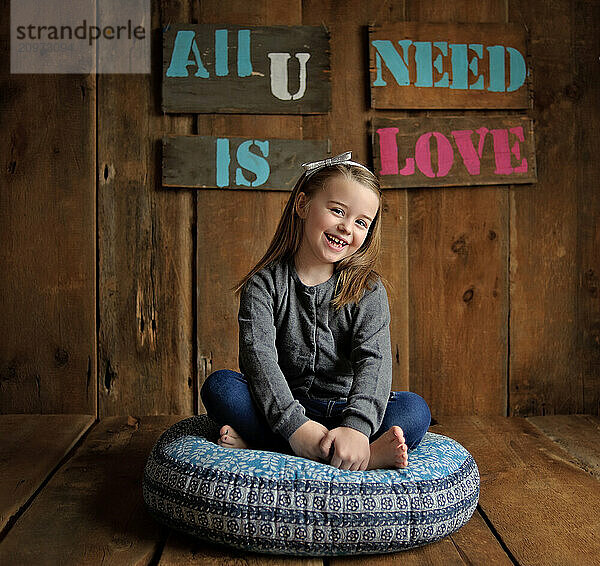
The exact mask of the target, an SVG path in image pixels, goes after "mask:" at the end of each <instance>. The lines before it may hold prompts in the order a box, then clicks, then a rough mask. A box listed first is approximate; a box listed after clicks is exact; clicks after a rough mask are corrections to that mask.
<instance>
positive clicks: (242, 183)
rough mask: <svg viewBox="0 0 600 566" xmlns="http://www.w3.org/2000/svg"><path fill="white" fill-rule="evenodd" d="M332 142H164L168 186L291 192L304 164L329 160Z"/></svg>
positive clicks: (198, 138)
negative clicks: (327, 158)
mask: <svg viewBox="0 0 600 566" xmlns="http://www.w3.org/2000/svg"><path fill="white" fill-rule="evenodd" d="M329 145H330V144H329V140H284V139H268V140H254V139H248V138H217V137H212V136H177V135H172V136H166V137H164V138H163V158H162V161H163V165H162V171H163V174H162V184H163V186H165V187H190V188H197V189H259V190H261V189H268V190H281V191H291V190H292V189H293V188H294V185H295V184H296V181H297V180H298V179H299V177H300V175H301V174H302V171H303V170H302V168H301V166H300V165H301V164H302V163H304V162H307V161H316V160H319V159H325V158H326V157H328V154H329V153H330V150H329Z"/></svg>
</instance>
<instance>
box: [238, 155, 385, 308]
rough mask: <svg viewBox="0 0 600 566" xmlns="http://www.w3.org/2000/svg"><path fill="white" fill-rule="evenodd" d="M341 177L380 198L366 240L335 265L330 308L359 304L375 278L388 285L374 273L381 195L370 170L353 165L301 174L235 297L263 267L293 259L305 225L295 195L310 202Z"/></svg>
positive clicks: (334, 166) (377, 252) (379, 237)
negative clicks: (304, 196) (267, 240)
mask: <svg viewBox="0 0 600 566" xmlns="http://www.w3.org/2000/svg"><path fill="white" fill-rule="evenodd" d="M338 175H342V176H343V177H345V178H346V179H348V180H349V181H356V182H358V183H360V184H361V185H363V186H365V187H368V188H369V189H371V190H372V191H373V192H375V193H377V195H378V196H379V208H378V210H377V214H376V215H375V218H374V219H373V222H371V225H370V226H369V230H368V232H367V237H366V238H365V241H364V242H363V244H362V246H361V247H360V248H359V249H358V250H357V251H356V252H355V253H354V254H352V255H351V256H350V257H345V258H344V259H341V260H340V261H338V262H336V263H335V264H334V272H339V277H338V281H337V285H336V288H335V296H334V299H333V300H332V301H331V305H332V306H333V307H334V308H336V309H340V308H342V307H343V306H344V305H345V304H348V303H352V302H356V303H357V302H358V301H360V299H361V297H362V295H363V292H364V290H365V289H367V288H368V289H371V288H372V287H371V286H369V283H374V282H376V281H377V279H378V278H380V279H381V280H382V282H383V283H384V284H389V283H388V282H387V281H386V280H385V279H384V278H383V277H382V276H381V275H380V274H379V273H378V271H377V270H376V267H378V265H377V264H378V260H379V253H380V251H381V206H382V197H383V193H382V192H381V188H380V186H379V181H378V179H377V177H376V176H375V175H373V174H372V173H371V172H370V171H367V170H366V169H363V168H362V167H357V166H356V165H349V164H337V165H332V166H329V167H324V168H323V169H321V170H319V171H317V172H316V173H313V174H312V175H311V176H310V177H308V178H307V177H306V175H305V174H303V175H302V176H301V177H300V178H299V179H298V181H297V182H296V185H295V186H294V188H293V190H292V193H291V195H290V198H289V199H288V201H287V203H286V205H285V208H284V210H283V213H282V215H281V218H280V220H279V224H278V225H277V229H276V230H275V235H274V236H273V239H272V240H271V243H270V244H269V247H268V248H267V251H266V252H265V254H264V255H263V257H262V258H261V259H260V260H259V261H258V263H257V264H256V265H255V266H254V267H253V268H252V269H251V270H250V272H249V273H248V274H247V275H246V276H244V277H243V278H242V279H241V280H240V281H239V283H238V284H237V285H234V287H232V290H234V291H235V294H236V296H237V295H238V294H239V293H240V292H241V290H242V288H243V287H244V285H245V284H246V282H247V281H248V280H249V279H250V278H251V277H252V276H253V275H254V274H255V273H257V272H258V271H260V270H261V269H262V268H263V267H266V266H268V265H271V264H272V263H274V262H276V261H278V260H287V259H291V258H293V257H294V255H295V254H296V252H297V251H298V249H299V248H300V244H301V242H302V235H303V229H304V222H303V220H302V219H301V218H300V217H299V216H298V213H297V212H296V206H295V205H296V201H297V199H298V195H299V194H300V193H301V192H303V193H305V194H306V196H307V198H308V201H309V202H310V201H311V200H312V198H313V196H314V194H315V192H316V191H317V190H319V189H321V190H322V189H324V188H325V186H326V184H327V182H328V181H330V180H331V179H332V178H334V177H336V176H338Z"/></svg>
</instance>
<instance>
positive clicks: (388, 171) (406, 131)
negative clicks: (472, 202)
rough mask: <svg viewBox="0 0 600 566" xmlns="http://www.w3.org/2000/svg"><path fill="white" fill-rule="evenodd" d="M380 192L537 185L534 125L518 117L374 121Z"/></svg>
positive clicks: (374, 145) (374, 141)
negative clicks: (381, 190) (468, 186)
mask: <svg viewBox="0 0 600 566" xmlns="http://www.w3.org/2000/svg"><path fill="white" fill-rule="evenodd" d="M371 128H372V129H371V134H372V143H373V157H374V162H375V168H374V172H375V174H376V175H377V176H378V177H379V180H380V182H381V186H382V187H383V188H408V187H450V186H465V185H507V184H513V183H535V182H537V173H536V163H535V151H534V139H533V122H532V121H531V120H530V119H529V118H526V117H522V116H477V117H471V116H456V117H444V118H421V117H418V118H397V119H375V120H373V121H372V122H371Z"/></svg>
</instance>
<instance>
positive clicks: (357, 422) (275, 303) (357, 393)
mask: <svg viewBox="0 0 600 566" xmlns="http://www.w3.org/2000/svg"><path fill="white" fill-rule="evenodd" d="M338 276H339V274H338V273H334V274H333V275H332V276H331V278H330V279H328V280H327V281H325V282H323V283H320V284H318V285H313V286H307V285H304V284H303V283H302V281H300V278H299V277H298V274H297V272H296V268H295V265H294V260H293V259H292V258H290V259H289V260H282V261H280V262H277V263H274V264H271V265H269V266H267V267H265V268H263V269H261V270H260V271H258V272H257V273H255V274H254V276H253V277H252V278H251V279H249V280H248V282H247V283H246V285H245V286H244V287H243V289H242V292H241V294H240V308H239V313H238V322H239V366H240V371H241V372H242V374H244V376H245V377H246V379H247V381H248V385H249V389H250V393H251V395H252V397H253V399H254V400H255V401H256V403H257V405H258V406H259V408H260V409H261V411H262V412H263V414H264V415H265V417H266V419H267V422H268V423H269V425H270V427H271V429H272V430H273V431H274V432H277V433H279V434H281V435H282V436H283V437H284V438H285V439H286V440H289V437H290V436H291V435H292V434H293V433H294V432H295V431H296V429H298V427H300V426H301V425H303V424H304V423H305V422H307V421H308V420H310V419H309V418H308V417H307V416H306V414H305V409H304V407H303V406H302V405H301V404H300V403H299V402H298V401H297V400H296V398H295V397H296V396H303V397H308V398H312V399H337V400H344V401H347V404H346V406H345V408H344V410H343V412H342V422H341V426H346V427H351V428H354V429H356V430H359V431H360V432H362V433H364V434H365V435H367V436H371V435H373V433H375V432H377V430H379V427H380V426H381V422H382V421H383V416H384V413H385V410H386V407H387V401H388V399H389V395H390V390H391V386H392V351H391V344H390V330H389V323H390V310H389V304H388V296H387V293H386V290H385V287H384V286H383V283H382V282H381V280H380V279H378V280H377V282H376V283H375V284H373V287H372V289H371V290H366V291H365V293H364V295H363V296H362V298H361V300H360V301H359V302H358V303H352V304H348V305H344V307H342V309H340V310H339V311H338V312H337V313H336V311H335V309H334V308H333V307H331V306H330V305H329V302H330V301H331V300H332V299H333V296H334V295H333V293H334V290H335V284H336V282H337V279H338Z"/></svg>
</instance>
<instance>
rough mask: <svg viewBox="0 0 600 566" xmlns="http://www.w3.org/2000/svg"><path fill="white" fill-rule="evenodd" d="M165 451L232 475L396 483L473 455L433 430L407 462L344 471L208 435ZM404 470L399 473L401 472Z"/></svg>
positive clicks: (448, 468) (430, 476) (440, 472)
mask: <svg viewBox="0 0 600 566" xmlns="http://www.w3.org/2000/svg"><path fill="white" fill-rule="evenodd" d="M163 453H164V455H165V456H167V457H170V458H173V460H174V461H177V462H179V463H180V464H187V465H189V466H192V467H194V468H204V467H210V468H211V469H213V470H217V471H218V470H222V471H224V472H228V473H230V474H240V475H253V476H260V477H262V478H265V479H271V480H303V479H306V480H322V481H330V480H332V479H335V480H336V481H337V482H344V481H348V482H355V481H356V480H357V479H358V478H360V482H361V483H365V482H368V483H378V484H385V483H388V482H389V483H390V484H391V483H392V482H398V480H399V479H400V481H402V482H404V481H406V482H411V481H423V480H436V479H442V478H445V477H447V476H448V475H450V474H452V473H454V472H455V471H457V470H458V469H459V468H460V467H461V465H462V464H463V462H464V461H465V460H466V459H467V458H469V457H470V454H469V453H468V452H467V450H466V449H465V448H463V447H462V446H461V445H460V444H459V443H457V442H454V441H452V440H451V439H449V438H448V437H446V436H443V435H440V434H436V433H433V432H427V433H425V436H424V437H423V439H422V440H421V443H420V444H419V445H418V446H417V447H416V448H414V449H412V450H409V452H408V467H407V468H396V469H380V470H365V471H350V470H340V469H338V468H334V467H333V466H330V465H328V464H321V463H319V462H315V461H313V460H308V459H306V458H300V457H298V456H292V455H288V454H280V453H278V452H270V451H263V450H248V449H237V448H223V447H221V446H219V445H218V444H215V443H214V442H211V441H210V440H207V439H206V438H203V437H200V436H191V435H185V436H181V437H179V438H177V439H176V440H174V441H172V442H170V443H169V444H168V445H167V446H165V448H164V452H163ZM398 474H400V475H401V478H399V477H398Z"/></svg>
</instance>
